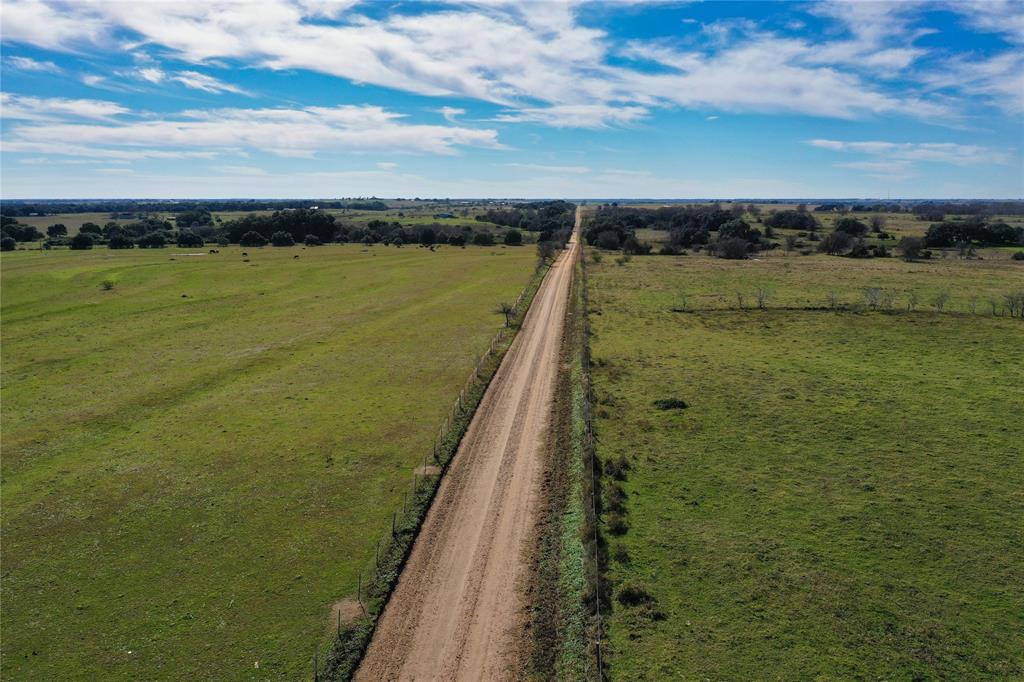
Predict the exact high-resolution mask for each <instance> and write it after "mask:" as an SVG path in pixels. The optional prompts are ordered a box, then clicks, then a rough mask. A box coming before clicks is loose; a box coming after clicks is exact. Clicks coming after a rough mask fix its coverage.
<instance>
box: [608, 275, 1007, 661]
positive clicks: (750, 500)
mask: <svg viewBox="0 0 1024 682" xmlns="http://www.w3.org/2000/svg"><path fill="white" fill-rule="evenodd" d="M589 272H590V291H591V300H592V310H593V312H592V314H591V321H592V326H593V332H594V334H593V339H592V349H593V358H594V362H595V367H594V368H593V373H594V382H595V396H596V400H597V405H596V409H595V413H596V423H595V430H596V433H597V438H598V448H599V450H598V451H599V454H600V455H601V457H602V459H603V460H605V461H608V460H612V459H616V458H618V457H619V456H620V455H625V457H626V458H627V460H628V462H629V464H630V466H631V468H630V469H629V471H628V472H627V475H626V479H627V480H626V481H624V482H623V483H622V484H621V485H622V486H623V488H624V490H625V492H626V494H627V495H628V499H627V501H626V503H625V506H626V509H627V513H626V515H625V521H626V523H627V524H628V530H627V531H626V532H625V534H624V535H621V536H615V535H611V534H609V541H610V555H611V557H612V559H611V563H610V578H611V582H612V584H613V586H614V587H613V589H614V592H613V594H615V595H618V593H619V592H620V591H621V590H622V588H623V587H625V586H635V587H638V588H639V589H641V590H646V591H647V592H648V593H649V594H650V595H651V597H652V598H653V599H654V600H655V601H654V602H652V603H648V604H640V605H638V606H625V605H622V604H621V603H619V601H618V600H617V599H614V598H613V604H614V609H613V611H612V613H611V615H610V617H609V618H608V628H609V641H610V645H611V646H610V648H611V651H610V652H609V655H608V660H609V662H610V668H611V672H612V677H613V679H619V680H642V679H648V680H655V679H657V680H662V679H713V680H715V679H718V680H721V679H821V680H844V679H884V680H911V679H963V680H966V679H971V680H975V679H1019V678H1021V677H1022V676H1024V608H1022V605H1024V523H1022V519H1024V460H1022V459H1021V456H1020V453H1021V441H1022V439H1024V422H1022V421H1021V406H1022V404H1024V392H1022V391H1024V389H1022V386H1024V323H1022V322H1021V320H1019V319H1011V318H1009V317H993V316H992V315H991V314H989V312H988V311H987V310H985V311H982V310H980V309H979V312H978V314H970V313H968V312H966V311H965V309H964V306H963V301H965V300H966V298H967V297H968V296H971V295H977V296H979V297H983V298H987V297H988V296H990V295H991V296H996V295H999V294H1001V293H1003V292H1006V291H1009V290H1013V289H1021V288H1024V268H1022V267H1020V265H1019V264H1016V265H1014V264H1012V263H1009V262H998V263H997V262H991V261H983V262H979V261H973V262H955V263H953V262H948V263H928V264H921V263H917V264H907V263H902V262H900V261H898V260H895V259H876V260H870V261H853V260H850V259H840V258H832V257H828V256H811V257H800V256H793V257H790V258H785V257H779V258H772V259H766V260H764V261H760V262H754V261H745V262H737V261H721V260H716V259H711V258H706V257H695V256H689V257H645V258H634V259H633V260H632V261H631V262H629V263H626V264H625V265H623V266H619V265H616V264H615V263H614V262H612V261H611V259H608V258H605V259H604V261H603V262H602V263H601V264H593V265H590V266H589ZM755 286H764V287H770V288H772V289H773V290H774V291H775V292H776V293H775V298H774V299H769V306H770V307H771V306H773V305H774V306H780V308H776V309H771V308H769V309H768V310H765V311H761V310H751V309H747V310H739V309H738V308H737V302H736V299H735V296H734V292H735V291H736V290H742V291H746V292H748V293H747V305H750V306H753V299H752V293H751V290H752V288H753V287H755ZM867 286H880V287H885V288H888V289H890V290H893V291H899V292H907V291H910V290H919V291H921V292H922V293H927V292H936V291H948V292H951V294H952V296H953V302H954V303H955V305H953V304H951V305H953V309H954V312H949V308H947V312H945V313H938V312H936V311H935V310H934V309H928V310H925V311H921V310H918V312H915V313H910V312H907V311H906V310H905V308H903V309H902V310H900V311H899V312H891V313H885V312H871V311H860V312H854V311H850V310H842V311H832V310H828V309H824V310H810V309H808V310H793V309H782V308H781V307H790V308H795V307H801V306H808V307H813V306H816V305H818V304H819V302H823V301H824V296H825V292H826V291H828V290H830V289H836V290H840V291H843V292H846V293H845V294H844V295H845V297H846V299H847V301H848V302H851V303H852V302H856V301H857V300H861V301H862V300H863V299H860V297H859V294H858V293H857V292H858V290H859V289H860V288H861V287H867ZM683 291H686V292H688V293H689V309H690V312H672V311H671V309H672V308H673V307H679V305H680V303H679V292H683ZM670 398H678V399H681V400H684V401H685V402H686V403H688V405H689V407H688V409H684V410H659V409H657V408H656V407H655V406H654V405H653V404H652V403H653V402H654V401H655V400H659V399H670ZM610 485H611V480H610V479H606V483H605V487H606V491H607V489H608V487H609V486H610ZM607 519H608V515H607V514H606V521H607ZM634 601H638V600H634ZM639 601H641V602H642V598H641V599H640V600H639Z"/></svg>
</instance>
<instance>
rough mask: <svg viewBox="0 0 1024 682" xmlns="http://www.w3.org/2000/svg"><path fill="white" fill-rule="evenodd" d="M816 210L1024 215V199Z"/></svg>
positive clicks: (926, 216)
mask: <svg viewBox="0 0 1024 682" xmlns="http://www.w3.org/2000/svg"><path fill="white" fill-rule="evenodd" d="M814 210H815V212H817V213H851V212H853V213H912V214H914V215H915V216H916V217H917V218H918V219H920V220H942V219H944V218H945V217H946V216H947V215H981V216H995V215H1024V201H967V202H959V201H924V202H914V203H892V202H886V203H872V204H845V203H835V202H832V203H825V204H820V205H818V206H817V207H816V208H815V209H814Z"/></svg>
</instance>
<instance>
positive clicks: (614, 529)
mask: <svg viewBox="0 0 1024 682" xmlns="http://www.w3.org/2000/svg"><path fill="white" fill-rule="evenodd" d="M607 526H608V532H609V533H611V534H612V535H625V534H626V533H627V532H628V531H629V524H628V523H626V519H625V517H623V516H622V514H619V513H617V512H612V513H611V514H609V515H608V522H607Z"/></svg>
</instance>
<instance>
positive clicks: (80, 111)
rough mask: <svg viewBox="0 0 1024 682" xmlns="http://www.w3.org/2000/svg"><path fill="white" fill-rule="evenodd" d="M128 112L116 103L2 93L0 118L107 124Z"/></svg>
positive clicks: (0, 94) (0, 95) (0, 97)
mask: <svg viewBox="0 0 1024 682" xmlns="http://www.w3.org/2000/svg"><path fill="white" fill-rule="evenodd" d="M128 112H129V110H128V109H126V108H125V107H123V106H121V105H120V104H117V103H116V102H106V101H103V100H96V99H65V98H63V97H30V96H27V95H13V94H10V93H7V92H4V93H0V118H3V119H6V120H23V121H56V120H62V119H68V118H86V119H99V120H105V119H110V118H111V117H114V116H118V115H121V114H127V113H128Z"/></svg>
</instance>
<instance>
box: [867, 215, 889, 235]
mask: <svg viewBox="0 0 1024 682" xmlns="http://www.w3.org/2000/svg"><path fill="white" fill-rule="evenodd" d="M868 224H869V225H870V226H871V231H872V232H875V233H878V232H881V231H882V230H884V229H885V217H884V216H880V215H873V216H871V218H870V219H869V220H868Z"/></svg>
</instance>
